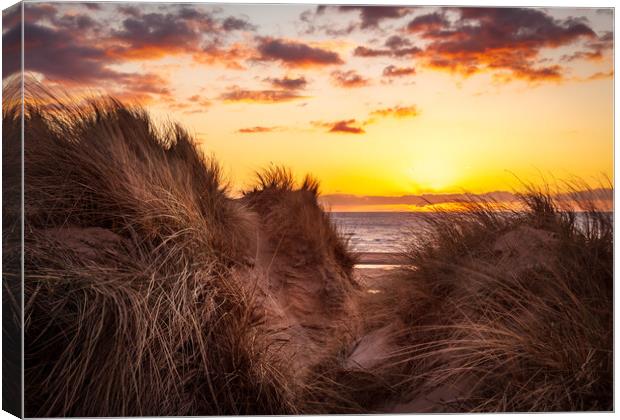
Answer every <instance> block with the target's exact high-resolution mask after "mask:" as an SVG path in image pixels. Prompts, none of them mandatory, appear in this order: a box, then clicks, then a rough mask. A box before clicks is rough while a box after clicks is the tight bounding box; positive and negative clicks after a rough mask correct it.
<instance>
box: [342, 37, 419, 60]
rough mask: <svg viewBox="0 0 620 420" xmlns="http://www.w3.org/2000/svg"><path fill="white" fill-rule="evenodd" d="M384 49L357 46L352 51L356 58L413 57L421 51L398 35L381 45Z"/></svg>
mask: <svg viewBox="0 0 620 420" xmlns="http://www.w3.org/2000/svg"><path fill="white" fill-rule="evenodd" d="M383 45H384V46H385V48H368V47H364V46H359V47H357V48H356V49H355V50H354V51H353V55H355V56H357V57H395V58H406V57H414V56H416V55H417V54H419V53H420V52H421V51H422V50H421V49H420V48H418V47H415V46H413V44H412V43H411V41H410V40H408V39H406V38H403V37H401V36H398V35H392V36H391V37H389V38H388V39H387V40H386V41H385V43H384V44H383Z"/></svg>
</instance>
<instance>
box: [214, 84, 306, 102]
mask: <svg viewBox="0 0 620 420" xmlns="http://www.w3.org/2000/svg"><path fill="white" fill-rule="evenodd" d="M303 98H305V96H301V95H299V94H297V93H295V92H291V91H286V90H247V89H241V88H239V87H237V86H233V87H231V88H230V89H229V90H228V91H227V92H224V93H223V94H222V95H220V99H221V100H223V101H224V102H248V103H262V104H275V103H280V102H290V101H294V100H297V99H303Z"/></svg>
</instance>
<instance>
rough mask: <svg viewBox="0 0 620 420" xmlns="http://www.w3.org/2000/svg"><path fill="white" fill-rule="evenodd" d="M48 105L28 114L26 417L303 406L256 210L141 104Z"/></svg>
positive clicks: (183, 136) (7, 116) (13, 122)
mask: <svg viewBox="0 0 620 420" xmlns="http://www.w3.org/2000/svg"><path fill="white" fill-rule="evenodd" d="M39 103H45V104H46V105H45V106H40V105H37V104H39ZM59 103H60V102H59V101H55V100H54V98H53V97H52V98H49V97H48V98H46V100H45V101H31V102H29V105H27V107H26V115H25V145H26V147H25V166H26V168H27V169H26V179H25V185H26V192H25V196H26V201H25V214H26V220H25V228H26V234H25V269H26V273H25V282H24V284H25V387H26V389H25V396H26V403H25V407H26V413H25V414H26V415H27V416H33V417H40V416H43V417H51V416H132V415H142V416H144V415H151V416H155V415H158V416H159V415H175V416H178V415H216V414H294V413H297V412H299V406H300V402H299V400H298V395H299V394H300V392H301V391H300V389H299V387H300V386H301V385H303V384H298V383H296V382H294V381H293V380H292V377H293V376H294V375H293V372H291V366H290V363H289V362H290V361H288V360H283V357H278V353H277V352H275V351H272V348H274V347H277V346H282V345H283V343H282V342H281V341H279V339H276V338H275V337H274V336H273V335H272V334H271V333H270V332H269V328H264V323H265V311H264V308H263V307H261V302H259V301H258V300H257V298H256V296H255V295H254V294H253V292H252V290H253V286H252V282H257V281H261V279H262V278H261V275H260V274H257V273H253V271H252V267H253V266H254V264H255V257H256V255H255V254H254V252H253V250H254V249H255V248H256V244H255V242H256V226H255V224H256V217H255V216H256V215H255V213H254V212H252V211H250V210H248V209H247V208H246V206H244V205H243V204H242V203H240V202H239V201H238V200H233V199H231V198H229V197H228V196H227V189H226V187H225V184H224V182H223V181H222V178H221V175H220V170H219V167H218V166H217V164H216V163H215V162H214V161H213V160H212V159H209V158H207V157H205V156H203V155H202V154H201V153H200V152H199V151H198V149H197V147H196V146H195V144H194V142H193V140H192V139H191V138H190V136H189V135H188V134H187V133H186V132H185V131H184V130H183V129H182V128H181V127H179V126H177V125H168V126H165V127H155V126H154V125H153V123H152V122H151V120H150V118H149V117H148V115H147V114H146V113H145V112H144V111H143V110H141V109H139V108H129V107H126V106H124V105H123V104H121V103H120V102H118V101H116V100H114V99H97V100H92V101H89V102H85V103H81V104H80V106H79V107H78V106H73V107H72V106H67V105H59ZM16 115H17V112H16V110H15V109H14V108H11V107H10V106H5V108H4V110H3V117H4V119H3V122H4V129H5V133H6V132H7V130H8V131H11V130H13V131H16V132H17V131H18V129H19V127H18V124H19V119H18V118H16V117H15V116H16ZM17 158H18V156H16V159H17ZM8 163H10V162H8ZM5 164H7V162H6V161H5ZM304 188H306V187H304ZM314 191H315V192H312V194H315V193H316V190H314ZM281 211H282V212H284V211H285V210H284V209H283V210H281ZM313 212H314V213H313V215H314V217H318V220H319V221H320V222H321V223H323V222H325V220H326V219H325V217H324V215H323V213H322V211H321V210H320V209H319V211H316V210H313ZM307 223H308V224H311V223H312V222H311V221H310V220H308V221H307ZM323 229H324V230H323V231H322V232H320V233H319V235H320V234H325V235H326V236H327V238H326V239H325V240H321V239H320V238H318V237H315V239H316V241H317V244H325V243H327V242H329V243H330V244H332V243H333V244H337V240H336V239H334V238H335V237H333V236H332V235H331V233H330V231H329V229H330V227H329V226H328V225H325V226H324V227H323ZM325 241H327V242H325ZM332 241H334V242H332ZM330 252H331V251H323V253H328V254H329V253H330ZM336 252H341V253H343V254H342V255H341V256H340V258H343V259H344V258H346V250H345V249H344V248H339V249H338V250H337V251H336ZM336 280H337V279H336ZM336 280H334V281H336Z"/></svg>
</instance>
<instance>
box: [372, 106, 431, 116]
mask: <svg viewBox="0 0 620 420" xmlns="http://www.w3.org/2000/svg"><path fill="white" fill-rule="evenodd" d="M370 115H371V116H373V117H384V118H385V117H394V118H412V117H417V116H418V115H420V110H419V109H418V107H417V106H415V105H412V106H395V107H392V108H383V109H377V110H375V111H372V112H371V113H370Z"/></svg>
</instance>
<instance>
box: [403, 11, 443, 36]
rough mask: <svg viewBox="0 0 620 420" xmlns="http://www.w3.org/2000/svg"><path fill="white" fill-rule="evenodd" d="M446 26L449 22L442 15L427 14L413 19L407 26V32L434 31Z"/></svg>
mask: <svg viewBox="0 0 620 420" xmlns="http://www.w3.org/2000/svg"><path fill="white" fill-rule="evenodd" d="M448 24H449V22H448V20H447V19H446V18H445V17H444V16H443V14H441V13H429V14H426V15H420V16H417V17H415V18H414V19H413V20H412V21H411V22H409V24H408V25H407V31H409V32H412V33H415V32H430V31H436V30H440V29H441V28H444V27H446V26H448Z"/></svg>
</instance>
